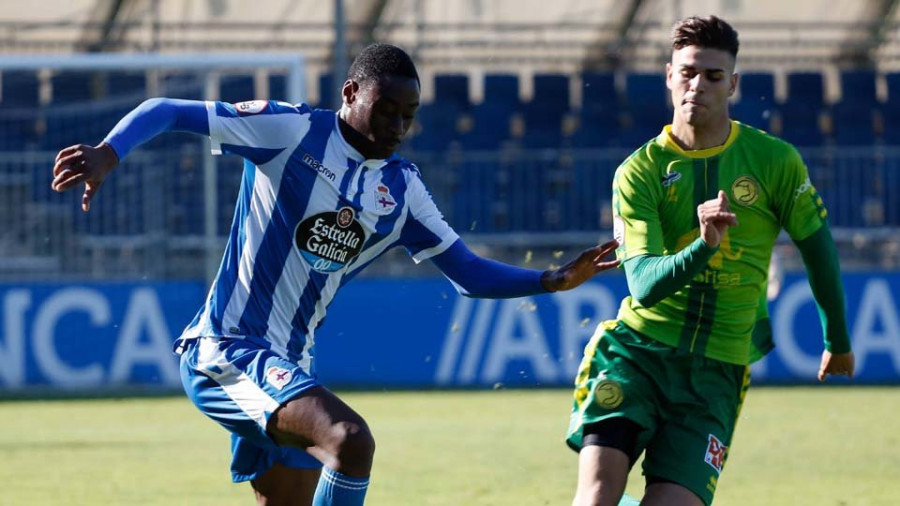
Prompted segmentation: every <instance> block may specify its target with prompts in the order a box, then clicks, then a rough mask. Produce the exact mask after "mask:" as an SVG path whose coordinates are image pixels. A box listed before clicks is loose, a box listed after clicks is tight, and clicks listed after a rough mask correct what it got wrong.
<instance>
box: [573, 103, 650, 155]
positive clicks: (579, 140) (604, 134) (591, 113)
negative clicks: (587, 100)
mask: <svg viewBox="0 0 900 506" xmlns="http://www.w3.org/2000/svg"><path fill="white" fill-rule="evenodd" d="M619 114H620V111H619V106H618V105H617V104H615V103H609V104H603V103H595V104H593V105H585V104H582V106H581V111H580V112H579V115H578V130H576V131H575V134H574V135H573V136H572V146H573V147H576V148H585V149H596V148H607V147H612V146H618V145H619V141H620V139H619V137H620V135H621V121H620V118H619ZM660 128H662V125H660Z"/></svg>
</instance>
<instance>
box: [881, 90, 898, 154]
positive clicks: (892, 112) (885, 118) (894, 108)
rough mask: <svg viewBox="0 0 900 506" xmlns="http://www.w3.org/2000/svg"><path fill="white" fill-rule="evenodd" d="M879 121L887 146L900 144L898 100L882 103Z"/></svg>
mask: <svg viewBox="0 0 900 506" xmlns="http://www.w3.org/2000/svg"><path fill="white" fill-rule="evenodd" d="M898 91H900V90H898ZM881 122H882V125H883V127H884V131H883V134H882V140H883V141H884V143H885V144H886V145H889V146H900V101H897V102H887V103H886V104H884V106H883V107H882V111H881Z"/></svg>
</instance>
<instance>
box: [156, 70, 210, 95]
mask: <svg viewBox="0 0 900 506" xmlns="http://www.w3.org/2000/svg"><path fill="white" fill-rule="evenodd" d="M204 86H205V84H204V78H203V76H202V75H199V74H189V73H176V74H167V75H166V76H165V77H163V79H162V89H161V90H160V95H162V96H164V97H169V98H183V99H186V100H204V99H205V98H206V97H205V96H204V90H203V89H204Z"/></svg>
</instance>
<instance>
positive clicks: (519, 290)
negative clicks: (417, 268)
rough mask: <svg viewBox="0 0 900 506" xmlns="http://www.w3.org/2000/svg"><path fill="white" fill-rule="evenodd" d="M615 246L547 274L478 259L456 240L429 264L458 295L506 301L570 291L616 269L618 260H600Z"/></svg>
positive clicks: (591, 252)
mask: <svg viewBox="0 0 900 506" xmlns="http://www.w3.org/2000/svg"><path fill="white" fill-rule="evenodd" d="M617 245H618V243H616V242H615V241H610V242H607V243H605V244H602V245H600V246H597V247H595V248H591V249H588V250H586V251H584V252H582V253H581V254H580V255H579V256H578V257H577V258H575V259H574V260H572V261H571V262H569V263H567V264H565V265H563V266H562V267H560V268H558V269H553V270H548V271H540V270H536V269H526V268H522V267H516V266H514V265H509V264H505V263H503V262H498V261H496V260H491V259H488V258H482V257H479V256H478V255H476V254H474V253H472V251H471V250H469V248H467V247H466V245H465V243H463V242H462V240H457V241H456V242H454V243H453V245H451V246H450V247H449V248H447V250H446V251H444V252H443V253H441V254H440V255H437V256H435V257H432V259H431V260H432V261H433V262H434V264H435V265H436V266H437V267H438V269H440V270H441V272H442V273H443V274H444V275H445V276H447V278H448V279H449V280H450V282H452V283H453V286H455V287H456V289H457V291H458V292H459V293H460V294H462V295H465V296H466V297H476V298H489V299H508V298H514V297H525V296H528V295H538V294H542V293H547V292H555V291H558V290H571V289H572V288H575V287H576V286H578V285H580V284H582V283H584V282H585V281H587V280H588V279H590V278H591V277H593V276H594V275H595V274H597V273H598V272H601V271H604V270H607V269H611V268H613V267H615V266H617V265H619V262H618V261H617V260H611V261H605V260H603V258H604V257H605V256H607V255H608V254H609V253H611V252H612V251H614V250H615V248H616V246H617Z"/></svg>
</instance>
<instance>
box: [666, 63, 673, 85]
mask: <svg viewBox="0 0 900 506" xmlns="http://www.w3.org/2000/svg"><path fill="white" fill-rule="evenodd" d="M666 88H669V89H670V90H671V89H672V62H669V63H666Z"/></svg>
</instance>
